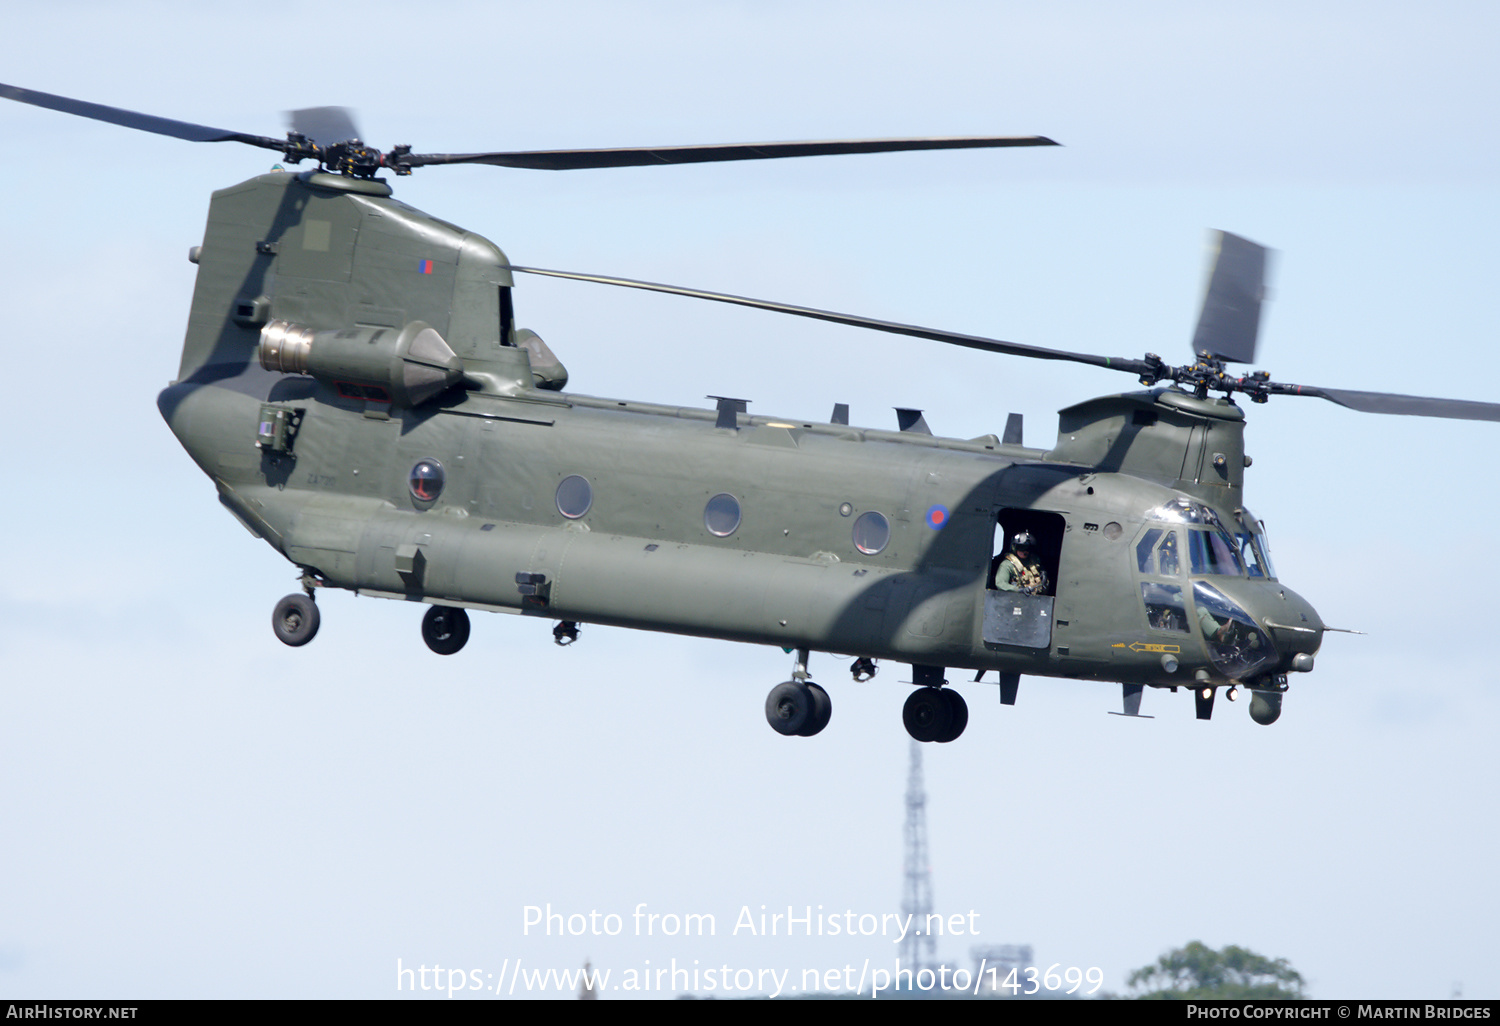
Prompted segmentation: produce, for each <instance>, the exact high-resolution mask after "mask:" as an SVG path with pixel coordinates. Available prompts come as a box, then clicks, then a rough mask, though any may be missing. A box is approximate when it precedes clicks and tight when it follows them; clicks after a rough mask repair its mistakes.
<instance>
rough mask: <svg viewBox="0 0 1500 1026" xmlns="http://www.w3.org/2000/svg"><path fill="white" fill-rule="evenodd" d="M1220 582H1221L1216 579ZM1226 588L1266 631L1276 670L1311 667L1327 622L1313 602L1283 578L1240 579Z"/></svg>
mask: <svg viewBox="0 0 1500 1026" xmlns="http://www.w3.org/2000/svg"><path fill="white" fill-rule="evenodd" d="M1216 583H1217V582H1216ZM1223 590H1224V592H1225V593H1227V594H1228V596H1229V597H1230V598H1231V599H1232V600H1233V601H1235V602H1237V603H1239V604H1240V606H1241V607H1242V608H1243V609H1244V610H1245V612H1246V613H1247V614H1248V615H1249V616H1250V618H1251V619H1253V620H1254V621H1255V623H1256V624H1257V625H1259V626H1260V628H1261V629H1262V630H1263V631H1265V632H1266V634H1267V636H1268V637H1269V638H1270V640H1271V643H1272V645H1273V646H1275V649H1276V653H1277V656H1278V657H1279V658H1278V661H1277V664H1276V667H1275V669H1274V670H1273V671H1272V672H1280V673H1285V672H1287V671H1289V670H1309V669H1311V668H1312V656H1314V655H1315V654H1316V653H1317V651H1318V649H1319V647H1321V646H1322V644H1323V632H1324V631H1325V630H1327V625H1325V624H1324V623H1323V618H1322V617H1320V616H1319V615H1318V611H1317V610H1316V609H1314V608H1313V606H1312V603H1311V602H1308V601H1307V599H1305V598H1303V597H1302V596H1301V595H1299V594H1297V593H1296V592H1295V591H1293V590H1292V589H1291V588H1288V587H1287V586H1286V585H1284V584H1281V583H1280V582H1279V581H1267V580H1256V579H1253V578H1251V579H1240V580H1235V581H1233V582H1232V583H1231V582H1228V581H1226V582H1224V584H1223Z"/></svg>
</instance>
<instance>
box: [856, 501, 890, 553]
mask: <svg viewBox="0 0 1500 1026" xmlns="http://www.w3.org/2000/svg"><path fill="white" fill-rule="evenodd" d="M890 541H891V523H890V521H889V520H887V519H886V518H885V515H884V514H881V513H876V512H875V511H873V510H871V511H870V512H869V513H861V514H860V515H859V519H858V520H856V521H854V547H855V548H856V549H858V550H859V551H861V552H863V553H864V554H865V555H867V556H873V555H876V554H878V553H880V552H882V551H883V550H884V549H885V547H886V546H887V545H889V544H890Z"/></svg>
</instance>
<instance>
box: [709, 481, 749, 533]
mask: <svg viewBox="0 0 1500 1026" xmlns="http://www.w3.org/2000/svg"><path fill="white" fill-rule="evenodd" d="M703 526H704V527H706V528H708V533H709V534H715V535H718V536H719V537H720V538H727V537H729V536H730V535H731V534H733V533H734V531H735V528H737V527H739V526H740V500H739V499H736V498H735V497H734V496H733V495H730V494H729V493H728V492H720V493H719V494H718V495H715V496H714V497H713V498H712V499H709V500H708V505H706V506H704V507H703Z"/></svg>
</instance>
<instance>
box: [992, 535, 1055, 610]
mask: <svg viewBox="0 0 1500 1026" xmlns="http://www.w3.org/2000/svg"><path fill="white" fill-rule="evenodd" d="M1051 584H1052V582H1051V581H1049V580H1048V579H1047V571H1045V570H1043V569H1042V564H1041V562H1040V561H1039V560H1038V559H1037V558H1036V539H1035V538H1033V537H1032V536H1031V532H1030V531H1021V532H1020V533H1019V534H1017V535H1016V536H1015V537H1013V538H1011V540H1010V551H1009V552H1007V553H1006V554H1005V558H1003V559H1001V560H1000V568H999V569H998V570H996V571H995V587H996V588H998V589H1000V590H1001V591H1019V592H1020V593H1021V594H1023V595H1045V594H1047V592H1048V590H1049V589H1050V587H1051Z"/></svg>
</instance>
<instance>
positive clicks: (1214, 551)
mask: <svg viewBox="0 0 1500 1026" xmlns="http://www.w3.org/2000/svg"><path fill="white" fill-rule="evenodd" d="M1188 552H1189V554H1190V556H1191V558H1192V563H1193V573H1194V574H1195V575H1199V576H1202V575H1208V574H1222V575H1225V576H1231V577H1243V576H1245V565H1244V564H1243V563H1241V562H1240V552H1239V548H1238V547H1237V546H1236V545H1235V544H1234V542H1233V541H1231V540H1230V538H1229V535H1228V534H1226V533H1225V532H1224V531H1223V530H1219V529H1212V528H1202V527H1195V528H1191V529H1189V530H1188Z"/></svg>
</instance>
